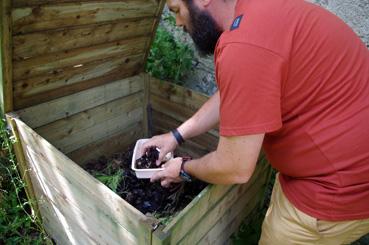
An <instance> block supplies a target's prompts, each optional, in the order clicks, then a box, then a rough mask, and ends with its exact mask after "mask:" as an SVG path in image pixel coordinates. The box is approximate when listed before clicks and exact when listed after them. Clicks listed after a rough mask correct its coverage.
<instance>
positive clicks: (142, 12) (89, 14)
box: [12, 0, 157, 34]
mask: <svg viewBox="0 0 369 245" xmlns="http://www.w3.org/2000/svg"><path fill="white" fill-rule="evenodd" d="M156 10H157V3H156V1H154V0H127V1H109V2H103V1H99V2H70V3H60V2H59V3H55V4H54V2H53V3H50V4H46V5H37V6H30V7H20V8H15V9H13V11H12V20H13V28H14V34H24V33H30V32H35V31H43V30H51V29H58V28H63V27H69V26H78V25H88V24H93V23H100V22H108V21H116V20H124V19H131V18H142V17H150V16H151V17H153V16H155V14H156Z"/></svg>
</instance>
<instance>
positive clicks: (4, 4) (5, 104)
mask: <svg viewBox="0 0 369 245" xmlns="http://www.w3.org/2000/svg"><path fill="white" fill-rule="evenodd" d="M11 37H12V22H11V0H3V1H1V3H0V56H1V57H0V58H1V60H0V69H1V70H2V72H0V80H1V91H0V95H1V98H0V100H1V101H0V103H1V111H2V112H3V113H7V112H11V111H13V83H12V80H13V77H12V75H13V71H12V69H13V65H12V55H13V54H12V45H13V44H12V38H11ZM1 74H2V77H1ZM3 115H4V114H3Z"/></svg>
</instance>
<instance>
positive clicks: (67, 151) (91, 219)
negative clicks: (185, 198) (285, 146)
mask: <svg viewBox="0 0 369 245" xmlns="http://www.w3.org/2000/svg"><path fill="white" fill-rule="evenodd" d="M163 5H164V1H163V0H161V1H155V0H125V1H113V0H109V1H97V0H94V1H92V0H80V1H73V0H13V1H10V0H3V1H1V50H2V52H1V54H2V72H3V83H2V86H3V87H2V90H1V91H2V102H3V103H2V106H3V110H4V111H5V112H6V113H7V114H6V115H7V119H8V122H9V124H10V125H11V128H12V130H13V133H14V136H15V137H16V139H17V143H16V145H15V150H16V155H17V158H18V162H19V169H20V172H21V174H22V176H23V178H24V179H25V180H26V182H27V186H28V187H27V195H28V196H29V197H30V198H34V200H37V202H36V203H34V205H33V206H34V211H35V212H36V214H38V215H39V217H40V218H41V220H42V222H43V226H44V227H45V230H46V231H47V232H48V233H49V234H50V236H51V237H52V238H53V239H54V240H55V241H56V242H57V243H58V244H177V243H181V244H194V243H207V244H222V243H224V242H226V241H227V240H228V239H229V236H230V235H231V234H232V233H233V232H234V231H236V230H237V229H238V226H239V224H240V223H241V222H242V220H244V219H245V218H246V217H247V216H249V215H250V214H251V213H252V212H253V211H254V210H256V209H257V208H258V207H259V206H260V203H261V200H262V199H263V195H264V189H265V184H266V182H267V180H268V179H269V177H270V173H271V171H270V167H269V166H268V165H267V163H266V162H265V161H260V162H259V163H258V165H257V168H256V171H255V174H254V175H253V177H252V179H251V180H250V181H249V183H247V184H243V185H209V186H208V187H207V188H206V189H204V190H203V191H202V192H201V193H200V194H199V195H198V196H197V197H196V198H195V199H194V200H193V201H192V202H191V203H190V204H189V205H188V206H187V207H186V208H185V209H184V210H182V211H181V212H180V213H179V214H178V215H176V216H175V217H174V219H173V220H172V221H171V222H170V223H169V224H168V225H166V226H164V225H162V224H160V223H159V221H158V220H157V219H155V218H153V217H147V216H145V215H144V214H142V213H141V212H139V211H138V210H137V209H135V208H134V207H133V206H131V205H130V204H129V203H127V202H126V201H125V200H123V199H122V198H120V197H119V196H118V195H117V194H115V193H114V192H112V191H111V190H110V189H109V188H108V187H106V186H105V185H103V184H102V183H100V182H99V181H98V180H96V179H95V178H94V177H92V176H91V175H90V174H88V173H87V172H86V171H84V170H83V168H81V166H82V167H83V165H84V164H85V163H86V162H87V161H89V160H91V159H95V158H97V157H99V156H101V155H105V156H109V155H111V154H112V153H115V152H119V151H123V150H126V148H127V147H128V146H129V145H131V144H133V143H134V142H135V141H136V140H137V139H139V138H142V137H147V136H148V135H150V134H157V133H163V132H168V130H170V129H172V128H175V127H176V126H178V125H179V124H180V123H182V122H183V121H184V120H185V119H186V118H188V117H190V116H191V115H192V114H193V113H194V112H195V111H196V110H197V109H198V108H199V107H200V106H201V105H202V104H203V103H204V102H205V101H206V100H207V96H205V95H202V94H200V93H197V92H194V91H191V90H188V89H185V88H183V87H180V86H176V85H173V84H170V83H167V82H164V81H158V80H157V79H154V78H152V77H150V76H149V75H147V74H145V73H144V72H143V71H144V64H145V62H146V58H147V55H148V52H149V47H150V44H151V42H152V39H153V36H154V33H155V30H156V27H157V24H158V21H159V18H160V15H161V12H162V8H163ZM217 141H218V133H217V131H216V130H212V131H210V132H208V133H206V134H204V135H202V136H200V137H197V138H194V139H193V140H189V141H188V142H187V143H186V144H185V145H184V146H183V147H181V148H180V149H179V151H181V152H183V153H187V154H190V155H192V156H195V157H196V156H200V155H202V154H204V153H206V152H209V151H211V150H214V149H215V148H216V146H217ZM225 164H226V163H225Z"/></svg>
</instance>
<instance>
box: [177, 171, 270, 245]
mask: <svg viewBox="0 0 369 245" xmlns="http://www.w3.org/2000/svg"><path fill="white" fill-rule="evenodd" d="M266 177H267V175H266V174H265V173H263V172H261V173H260V172H259V174H258V175H257V176H254V180H250V183H246V184H243V185H236V186H235V188H233V189H232V190H231V191H230V192H228V193H227V195H226V196H225V197H224V198H223V199H222V200H221V201H220V202H219V203H218V204H217V205H216V207H214V208H213V209H212V210H210V211H209V212H208V213H207V214H206V215H205V216H204V217H203V218H202V219H201V221H200V222H199V223H197V224H196V225H194V226H193V227H192V229H191V230H190V231H189V232H188V233H187V234H186V236H185V237H184V238H183V239H182V240H181V241H180V242H179V244H195V243H198V242H199V241H200V239H201V238H202V237H203V236H206V235H207V233H208V232H212V231H211V230H210V229H211V227H213V229H215V230H216V229H218V230H222V231H224V230H227V232H225V233H221V234H218V236H217V238H218V240H216V242H215V243H213V244H223V242H225V241H226V240H228V238H229V236H230V235H231V234H232V233H233V232H234V231H235V229H237V227H233V230H231V229H230V228H231V227H230V226H228V222H227V221H228V219H230V220H233V218H234V217H235V216H236V215H237V214H238V213H239V211H240V210H243V209H244V208H247V210H248V213H251V212H252V210H254V208H255V207H257V206H258V205H257V204H258V201H260V198H261V195H260V193H262V194H264V188H263V186H264V184H265V183H264V182H265V181H266V179H267V178H266ZM255 196H257V197H256V198H255ZM243 217H245V216H243ZM176 244H177V243H176Z"/></svg>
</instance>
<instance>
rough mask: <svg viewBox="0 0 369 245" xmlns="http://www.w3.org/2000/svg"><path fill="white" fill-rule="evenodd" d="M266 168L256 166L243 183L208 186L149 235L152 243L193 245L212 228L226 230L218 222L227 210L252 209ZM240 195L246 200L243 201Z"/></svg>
mask: <svg viewBox="0 0 369 245" xmlns="http://www.w3.org/2000/svg"><path fill="white" fill-rule="evenodd" d="M267 169H268V166H267V164H266V163H264V162H261V164H258V166H257V167H256V169H255V172H254V174H253V177H252V178H251V179H250V181H249V182H248V183H246V184H242V185H227V186H221V185H210V186H208V187H207V189H205V190H204V191H203V192H202V193H200V194H199V195H198V196H197V197H196V198H195V199H194V200H193V201H192V202H191V203H190V204H189V205H188V206H187V207H186V208H185V209H184V210H182V211H181V212H180V214H179V215H178V216H177V217H175V218H174V220H173V221H172V222H171V223H170V224H169V225H168V226H166V227H164V228H162V229H160V230H158V231H155V232H154V233H153V242H154V244H196V243H198V242H199V241H200V240H201V239H202V238H203V237H204V236H205V235H206V234H207V232H209V231H211V229H212V228H214V229H220V228H221V229H222V230H223V229H226V228H227V226H226V225H227V224H224V222H222V220H220V219H221V217H222V216H224V215H225V216H227V215H229V214H227V212H228V210H231V209H234V208H239V207H240V206H242V207H244V208H245V207H247V205H249V206H248V207H247V208H248V209H253V208H254V207H255V206H256V202H253V200H252V196H253V195H255V194H256V193H258V192H260V191H264V189H263V188H262V186H263V185H264V182H265V181H266V179H267V176H269V175H268V174H267V173H268V171H267ZM244 195H246V196H247V197H248V198H243V197H244ZM240 203H241V204H240ZM248 203H249V204H248ZM241 210H242V208H241ZM232 215H233V213H232ZM232 215H231V216H232ZM225 219H226V218H225ZM218 221H219V224H218ZM225 223H227V222H225ZM216 226H218V227H216ZM220 237H223V236H222V235H220ZM227 238H228V237H227ZM222 239H223V238H222ZM216 244H218V243H216Z"/></svg>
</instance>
